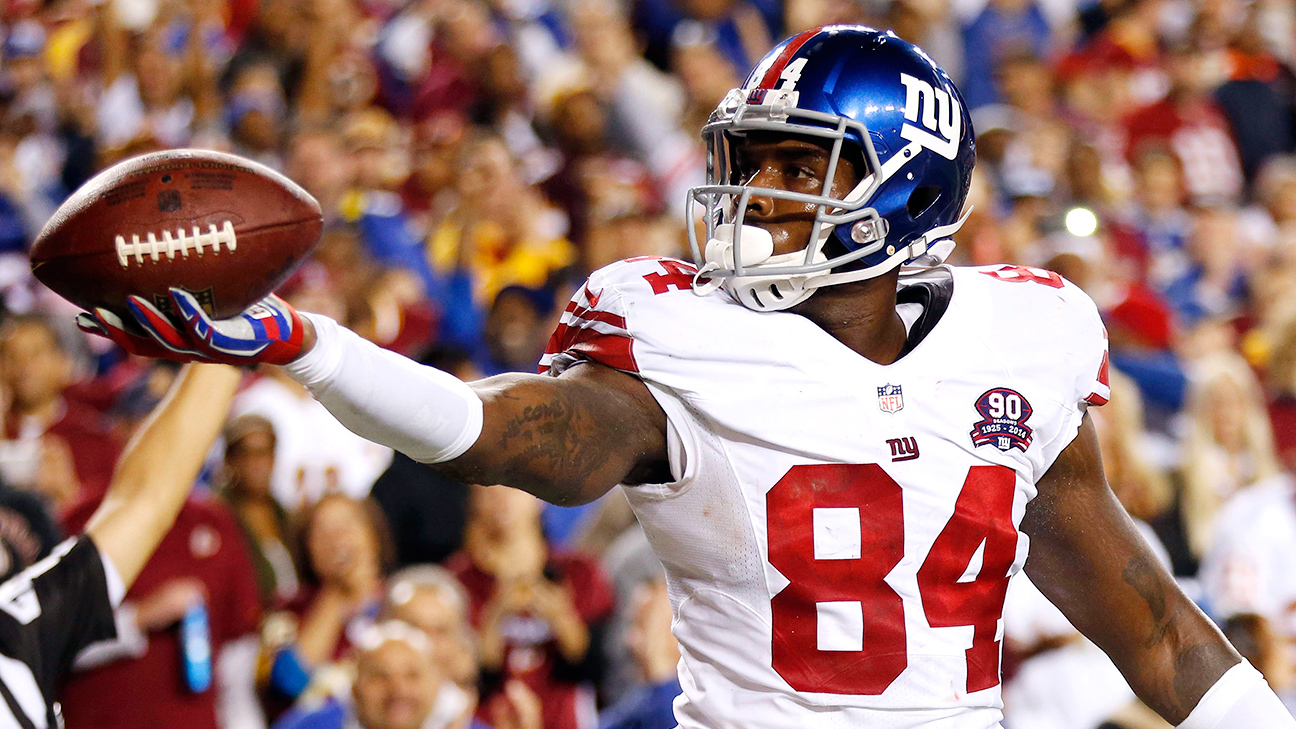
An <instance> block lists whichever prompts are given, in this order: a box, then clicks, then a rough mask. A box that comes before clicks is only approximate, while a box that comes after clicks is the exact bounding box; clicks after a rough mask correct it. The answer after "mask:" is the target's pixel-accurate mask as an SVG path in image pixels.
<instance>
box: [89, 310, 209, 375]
mask: <svg viewBox="0 0 1296 729" xmlns="http://www.w3.org/2000/svg"><path fill="white" fill-rule="evenodd" d="M76 323H77V326H78V327H80V328H81V331H83V332H87V333H89V334H94V335H97V336H100V337H104V338H105V339H109V340H111V341H112V342H113V344H116V345H117V346H118V347H121V348H122V349H123V350H125V351H127V352H129V353H130V354H135V355H139V356H141V357H151V358H153V359H169V360H173V361H175V362H193V361H196V360H198V359H200V358H199V357H198V356H197V355H198V353H197V352H194V351H192V350H189V349H187V347H188V339H187V338H183V339H179V340H173V341H172V342H171V343H170V344H165V345H164V344H162V343H161V342H159V341H158V340H156V339H154V338H153V337H151V336H149V333H148V332H147V331H145V330H144V329H142V328H140V326H139V325H138V324H136V323H135V322H133V321H124V320H122V318H121V317H119V316H117V315H116V314H114V313H112V312H111V311H108V310H107V309H95V310H94V311H93V312H82V313H80V314H77V318H76ZM177 334H179V332H177Z"/></svg>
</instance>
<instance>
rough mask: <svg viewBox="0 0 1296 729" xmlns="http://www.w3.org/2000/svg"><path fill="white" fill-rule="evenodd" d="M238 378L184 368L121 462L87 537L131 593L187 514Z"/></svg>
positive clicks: (209, 368) (210, 367) (231, 372)
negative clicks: (179, 518)
mask: <svg viewBox="0 0 1296 729" xmlns="http://www.w3.org/2000/svg"><path fill="white" fill-rule="evenodd" d="M239 377H240V373H239V370H237V369H235V368H233V367H229V366H226V365H216V364H190V365H186V366H185V369H184V370H182V371H181V373H180V376H179V377H178V378H177V381H176V383H175V384H174V385H172V387H171V391H170V392H169V393H168V394H167V396H166V399H164V400H163V401H162V403H161V404H160V405H158V407H157V408H155V409H154V410H153V413H152V414H151V415H150V416H149V419H148V420H147V421H146V422H145V424H144V426H143V427H142V428H140V430H139V431H138V432H137V433H136V434H135V437H134V438H132V439H131V442H130V443H129V444H128V445H127V446H126V450H125V452H124V453H123V454H122V457H121V460H120V461H118V463H117V470H116V472H115V473H114V474H113V478H112V483H111V484H109V486H108V493H107V494H106V495H105V496H104V500H103V503H102V504H100V506H99V508H98V509H97V510H96V511H95V513H94V515H93V516H91V517H90V521H89V522H88V523H87V524H86V532H87V533H88V534H89V535H90V538H91V539H92V540H94V544H95V546H96V547H97V548H98V549H99V553H100V554H102V555H104V556H105V557H107V558H108V560H109V561H110V562H111V563H112V565H113V567H116V568H117V573H118V574H119V575H120V576H121V579H122V582H123V583H125V587H126V588H127V589H129V588H130V586H131V583H133V582H134V581H135V578H136V577H138V576H139V573H140V570H142V569H144V565H145V563H147V562H148V560H149V558H150V557H151V556H153V550H155V549H157V546H158V544H159V543H160V542H161V541H162V537H163V536H165V535H166V533H167V532H168V531H170V530H171V526H172V524H174V523H175V519H176V515H178V514H179V513H180V508H181V507H182V506H184V503H185V499H187V498H188V496H189V490H190V488H191V487H192V486H193V483H194V479H195V478H197V476H198V471H199V470H200V469H201V468H202V464H203V460H204V458H205V457H206V455H207V451H208V450H209V449H210V448H211V445H212V442H213V441H215V440H216V436H217V435H218V434H219V433H220V429H221V426H222V425H223V424H224V422H225V414H226V412H227V411H228V410H229V405H230V400H231V399H232V398H233V397H234V391H235V389H236V388H237V387H238V383H239Z"/></svg>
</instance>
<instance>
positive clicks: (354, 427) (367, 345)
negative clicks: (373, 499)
mask: <svg viewBox="0 0 1296 729" xmlns="http://www.w3.org/2000/svg"><path fill="white" fill-rule="evenodd" d="M302 316H304V317H306V318H307V319H309V320H310V322H311V324H313V325H314V327H315V334H316V341H315V346H314V347H313V348H312V349H311V350H310V351H309V352H307V353H306V354H304V355H302V356H301V357H299V358H297V359H296V360H294V361H293V362H291V363H289V364H288V365H286V366H285V367H284V371H285V372H287V373H288V374H289V375H291V376H292V378H293V379H295V380H297V381H298V382H300V383H301V384H302V385H304V386H305V387H306V389H307V390H310V393H311V394H312V395H314V396H315V399H316V400H318V401H319V402H320V404H322V405H323V406H324V407H325V408H327V409H328V411H329V412H330V413H332V414H333V417H335V418H337V419H338V422H340V423H342V424H343V425H345V426H346V427H347V429H349V430H350V431H351V432H353V433H355V434H356V435H359V436H360V437H362V438H367V439H369V440H371V441H374V442H375V443H381V444H383V445H385V446H390V447H392V448H395V449H396V450H398V451H400V452H402V453H404V454H405V455H407V456H409V457H410V458H413V459H414V460H416V461H422V462H424V463H439V462H441V461H449V460H451V459H454V458H457V457H459V456H461V455H463V453H464V451H467V450H468V449H469V448H470V447H472V444H473V443H475V442H477V437H478V436H479V435H481V429H482V401H481V398H479V397H477V393H475V392H473V390H472V388H470V387H468V386H467V385H466V384H464V383H463V382H461V381H460V380H459V379H457V378H456V377H454V376H453V375H451V374H448V373H446V372H442V371H440V370H438V369H436V368H434V367H425V366H423V365H420V364H418V363H417V362H414V361H412V360H410V359H408V358H406V357H402V356H401V355H399V354H396V353H395V352H390V351H388V350H385V349H382V348H381V347H379V346H378V345H376V344H374V343H373V342H369V341H366V340H365V339H363V338H361V337H360V336H359V335H357V334H356V333H355V332H352V331H350V330H349V329H346V328H344V327H340V326H338V325H337V323H336V322H334V321H333V320H332V319H329V318H328V317H325V316H320V315H318V314H302Z"/></svg>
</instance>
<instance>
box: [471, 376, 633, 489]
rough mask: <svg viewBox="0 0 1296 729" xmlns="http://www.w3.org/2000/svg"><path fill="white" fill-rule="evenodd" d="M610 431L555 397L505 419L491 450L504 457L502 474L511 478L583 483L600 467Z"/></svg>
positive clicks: (581, 409)
mask: <svg viewBox="0 0 1296 729" xmlns="http://www.w3.org/2000/svg"><path fill="white" fill-rule="evenodd" d="M503 397H505V398H508V399H514V400H517V399H520V398H516V397H515V396H513V395H507V394H506V395H503ZM611 430H612V429H611V428H607V427H603V426H601V425H600V423H599V422H597V418H596V415H595V414H594V413H592V412H590V411H589V409H588V408H585V407H583V406H582V405H580V404H578V403H574V402H573V401H572V398H571V397H569V396H567V395H566V394H560V393H555V394H554V396H553V398H552V399H550V400H548V401H547V402H541V403H538V404H535V405H527V406H525V407H523V408H521V411H520V412H518V413H517V414H516V415H514V416H513V417H512V418H510V419H509V420H508V422H506V423H505V424H504V427H503V430H502V432H501V434H500V437H499V439H498V440H497V441H496V448H497V449H498V451H497V452H498V453H500V454H501V455H502V456H503V457H504V464H503V465H504V472H505V473H507V474H509V475H512V476H514V477H515V478H518V479H520V480H525V481H532V482H535V481H540V482H547V481H551V480H553V481H556V480H559V479H560V480H561V481H564V482H569V483H583V482H584V481H586V480H587V479H588V478H589V477H590V476H591V475H592V474H593V473H594V472H595V471H597V470H598V469H599V468H600V467H602V466H603V465H605V464H606V462H607V455H608V453H609V452H610V450H611V448H612V445H613V444H612V442H611V441H612V440H614V439H615V436H614V435H613V434H612V433H611ZM509 485H515V486H520V485H522V484H520V483H510V484H509ZM531 485H532V486H535V485H538V484H534V483H533V484H531ZM554 485H555V486H556V485H557V484H554ZM540 495H541V496H544V494H540Z"/></svg>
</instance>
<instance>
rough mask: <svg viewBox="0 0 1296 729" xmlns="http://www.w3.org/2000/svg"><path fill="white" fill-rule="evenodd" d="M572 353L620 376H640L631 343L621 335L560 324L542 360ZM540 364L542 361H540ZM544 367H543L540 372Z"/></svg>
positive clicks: (626, 337) (632, 342) (631, 341)
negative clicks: (606, 367)
mask: <svg viewBox="0 0 1296 729" xmlns="http://www.w3.org/2000/svg"><path fill="white" fill-rule="evenodd" d="M563 352H572V353H575V354H578V355H580V356H582V357H584V358H586V359H590V360H593V361H595V362H598V363H599V364H602V365H607V366H608V367H611V368H613V369H618V370H621V371H623V372H634V373H638V372H639V364H638V363H637V362H635V358H634V339H632V338H630V337H629V336H626V335H624V334H605V333H603V332H599V331H595V330H593V329H584V328H581V327H579V326H569V325H567V324H559V325H558V328H557V329H555V330H554V333H553V336H551V337H549V344H548V346H546V347H545V357H546V358H550V359H552V357H553V355H557V354H562V353H563ZM542 362H543V360H542ZM544 369H545V367H544V366H543V364H542V367H541V371H542V372H543V370H544Z"/></svg>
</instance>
